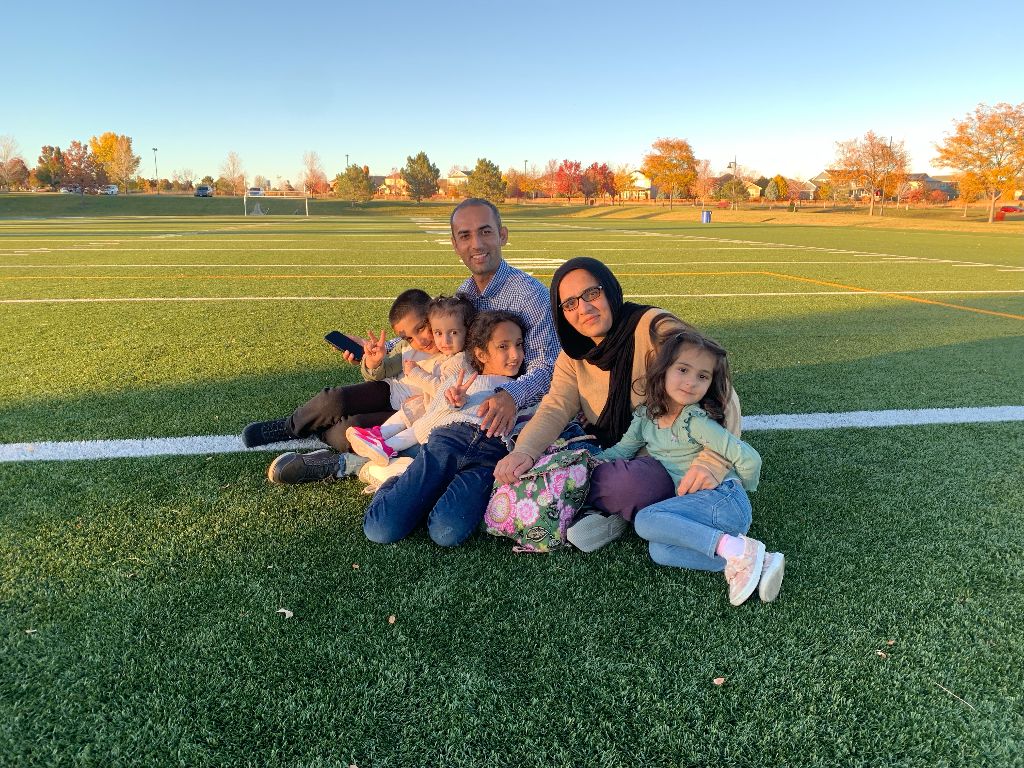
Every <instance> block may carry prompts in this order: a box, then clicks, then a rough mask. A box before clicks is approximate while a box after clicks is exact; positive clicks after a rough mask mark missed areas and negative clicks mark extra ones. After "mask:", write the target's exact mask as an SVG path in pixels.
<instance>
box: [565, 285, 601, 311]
mask: <svg viewBox="0 0 1024 768" xmlns="http://www.w3.org/2000/svg"><path fill="white" fill-rule="evenodd" d="M602 293H604V286H602V285H592V286H590V287H589V288H587V290H585V291H584V292H583V293H581V294H580V295H579V296H570V297H569V298H568V299H566V300H565V301H563V302H562V303H561V304H559V305H558V308H559V309H560V310H562V311H563V312H572V311H573V310H574V309H576V307H578V306H579V305H580V299H583V300H584V301H585V302H587V304H593V303H594V302H595V301H597V298H598V297H599V296H600V295H601V294H602Z"/></svg>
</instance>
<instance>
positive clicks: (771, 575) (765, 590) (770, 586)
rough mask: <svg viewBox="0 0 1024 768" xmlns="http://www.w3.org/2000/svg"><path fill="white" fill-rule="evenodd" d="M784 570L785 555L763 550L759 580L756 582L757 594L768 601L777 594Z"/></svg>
mask: <svg viewBox="0 0 1024 768" xmlns="http://www.w3.org/2000/svg"><path fill="white" fill-rule="evenodd" d="M785 572H786V556H785V555H783V554H782V553H781V552H765V555H764V565H763V566H762V568H761V580H760V581H759V582H758V583H757V596H758V597H760V598H761V600H762V601H764V602H766V603H770V602H771V601H772V600H774V599H775V598H776V597H778V596H779V590H780V589H782V577H783V575H784V574H785Z"/></svg>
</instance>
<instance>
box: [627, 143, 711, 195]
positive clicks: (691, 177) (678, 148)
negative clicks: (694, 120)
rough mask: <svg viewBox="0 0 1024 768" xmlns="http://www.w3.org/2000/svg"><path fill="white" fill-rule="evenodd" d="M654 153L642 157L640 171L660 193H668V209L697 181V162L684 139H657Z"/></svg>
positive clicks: (653, 145) (652, 147)
mask: <svg viewBox="0 0 1024 768" xmlns="http://www.w3.org/2000/svg"><path fill="white" fill-rule="evenodd" d="M651 149H653V150H654V151H653V152H651V153H650V154H647V155H644V161H643V164H642V165H641V166H640V171H641V173H643V175H644V176H646V177H647V178H648V179H650V180H651V183H652V184H654V185H656V186H657V187H658V188H659V189H660V190H661V191H662V192H664V191H667V192H668V207H669V208H671V207H672V200H673V199H674V198H676V197H678V196H679V195H681V194H683V193H684V192H685V191H686V190H687V189H689V187H690V185H691V184H693V182H694V181H696V180H697V160H696V158H695V157H694V156H693V147H691V146H690V142H688V141H687V140H686V139H658V140H657V141H655V142H654V143H653V144H651Z"/></svg>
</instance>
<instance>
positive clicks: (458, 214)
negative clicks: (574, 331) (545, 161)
mask: <svg viewBox="0 0 1024 768" xmlns="http://www.w3.org/2000/svg"><path fill="white" fill-rule="evenodd" d="M450 224H451V231H452V247H453V248H454V249H455V252H456V253H457V254H458V255H459V258H461V259H462V262H463V263H464V264H465V265H466V267H467V268H468V269H469V271H470V277H469V278H467V280H466V281H465V282H464V283H463V284H462V285H461V286H460V287H459V293H462V294H464V295H465V296H466V297H467V298H468V299H469V300H470V301H472V302H473V305H474V306H475V307H476V309H477V310H478V311H486V310H504V311H506V312H514V313H515V314H517V315H519V316H520V317H521V318H522V320H523V322H524V324H525V326H526V338H525V339H524V353H525V355H524V356H525V365H526V372H525V373H524V374H523V375H522V376H520V377H519V378H518V379H516V380H514V381H512V382H509V383H508V384H506V385H504V386H503V387H501V388H499V389H497V390H496V391H495V392H494V394H493V395H491V396H490V397H489V398H487V400H485V401H484V403H483V404H482V405H481V406H480V411H479V414H480V416H481V417H482V423H481V427H480V428H481V429H482V430H484V431H486V432H487V435H488V437H491V436H493V435H505V434H508V433H510V432H511V431H512V428H513V426H514V425H515V420H516V412H517V411H518V410H519V409H520V408H524V407H527V406H530V405H534V404H535V403H537V402H539V401H540V399H541V397H543V396H544V394H545V393H546V392H547V391H548V387H549V386H550V385H551V374H552V371H553V369H554V364H555V358H556V357H557V356H558V352H559V349H560V347H559V343H558V337H557V336H556V335H555V328H554V323H553V322H552V319H551V302H550V298H549V294H548V289H547V288H546V287H544V285H543V284H542V283H541V282H540V281H539V280H537V279H536V278H533V277H531V276H530V275H528V274H526V273H525V272H523V271H521V270H518V269H516V268H515V267H512V266H510V265H509V263H508V262H506V261H505V260H504V259H503V258H502V256H501V249H502V246H504V245H505V244H506V243H507V242H508V228H507V227H505V226H503V225H502V223H501V214H499V213H498V209H497V208H496V207H495V206H494V204H493V203H491V202H489V201H487V200H483V199H481V198H469V199H467V200H463V201H462V202H461V203H459V205H457V206H456V207H455V210H454V211H452V215H451V219H450ZM393 324H394V323H393ZM422 331H423V329H422V328H410V329H409V330H408V334H407V336H408V339H407V340H409V341H411V342H415V341H416V339H417V336H418V335H420V334H421V333H422ZM426 333H427V334H428V335H429V326H428V327H427V329H426ZM403 336H406V334H403ZM374 342H375V343H377V344H378V345H379V340H374ZM430 343H431V344H432V343H433V342H432V339H431V340H430ZM346 359H349V360H350V361H351V356H350V355H349V354H347V353H346ZM383 369H384V365H383V364H382V365H380V366H379V367H378V368H377V369H375V370H368V369H367V368H366V366H365V365H364V366H363V368H362V372H363V378H364V379H367V381H371V380H373V379H380V378H383ZM341 389H342V388H334V389H325V390H323V391H322V392H321V393H319V394H318V395H317V396H316V397H314V398H313V399H312V400H310V401H309V402H307V403H305V404H303V405H302V406H300V407H299V408H298V409H296V411H295V414H293V415H292V417H290V418H287V419H277V420H274V421H265V422H255V423H253V424H250V425H249V426H248V427H246V428H245V431H244V432H243V437H242V439H243V442H244V443H245V444H246V446H248V447H253V446H257V445H266V444H267V443H271V442H277V441H281V440H289V439H294V438H298V437H306V436H308V435H310V434H315V435H316V436H317V437H319V438H320V439H322V440H324V441H325V442H328V443H329V444H330V445H331V446H333V447H334V448H335V449H337V450H338V451H340V452H341V453H340V454H338V453H334V452H333V451H330V450H327V449H321V450H318V451H313V452H312V453H307V454H300V453H294V452H290V453H286V454H282V455H281V456H278V457H277V458H276V459H275V460H274V462H273V463H272V464H271V465H270V468H269V470H268V472H267V476H268V477H269V479H270V481H271V482H274V483H283V484H289V485H290V484H295V483H308V482H313V481H317V480H329V479H333V478H336V477H342V476H345V475H348V474H351V473H352V472H353V471H354V470H355V469H357V468H358V467H359V465H360V464H361V463H363V462H364V461H365V460H364V459H362V458H361V457H358V456H355V455H353V454H351V453H349V452H348V451H349V446H348V442H347V440H346V439H345V437H344V431H345V429H346V428H347V427H348V426H352V425H355V426H363V427H367V426H373V425H375V424H380V423H382V422H383V421H384V419H386V418H387V417H388V416H389V415H390V413H389V412H384V411H380V410H379V403H378V404H375V406H374V407H375V408H378V410H377V411H375V412H373V413H358V414H357V413H354V412H349V411H350V410H351V409H350V408H348V407H347V406H345V405H344V402H345V398H344V397H338V396H336V395H337V394H339V390H341ZM312 412H315V418H309V416H308V415H309V414H310V413H312ZM296 414H302V415H304V416H306V418H302V419H299V418H296ZM297 425H299V426H297Z"/></svg>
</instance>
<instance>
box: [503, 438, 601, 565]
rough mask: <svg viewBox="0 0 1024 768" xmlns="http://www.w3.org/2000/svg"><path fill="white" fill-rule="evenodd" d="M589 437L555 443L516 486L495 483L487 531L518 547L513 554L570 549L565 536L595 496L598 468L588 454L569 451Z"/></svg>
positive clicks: (513, 484) (524, 474) (582, 450)
mask: <svg viewBox="0 0 1024 768" xmlns="http://www.w3.org/2000/svg"><path fill="white" fill-rule="evenodd" d="M578 440H588V441H593V440H594V438H593V437H590V436H584V437H574V438H572V439H570V440H556V441H555V442H554V443H553V444H552V445H551V446H550V447H549V448H548V449H547V450H546V451H545V452H544V453H543V454H542V455H541V457H540V458H539V459H537V461H536V463H535V464H534V465H533V467H532V468H531V469H529V470H527V471H526V472H524V473H523V474H522V476H521V477H520V478H519V479H518V480H517V481H516V482H514V483H507V484H504V485H499V484H497V483H495V486H494V493H492V494H491V500H490V501H489V502H488V503H487V511H486V512H484V520H483V527H484V528H485V529H486V530H487V533H489V534H491V535H492V536H502V537H505V538H509V539H512V540H513V541H514V542H515V544H516V545H515V546H514V547H513V551H514V552H554V551H557V550H559V549H562V548H564V546H565V530H566V528H568V527H569V523H570V522H572V520H573V518H574V517H576V515H577V514H578V513H579V511H580V507H582V506H583V504H584V502H585V501H586V500H587V493H588V492H589V491H590V472H591V470H592V469H593V468H594V467H595V466H596V465H597V462H596V461H595V460H594V458H593V454H592V453H590V451H588V450H587V449H586V448H569V447H567V446H568V444H569V443H572V442H575V441H578Z"/></svg>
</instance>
